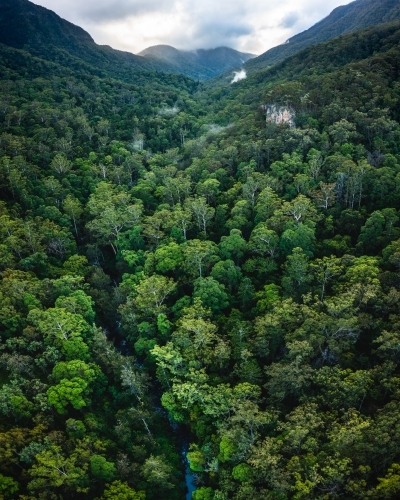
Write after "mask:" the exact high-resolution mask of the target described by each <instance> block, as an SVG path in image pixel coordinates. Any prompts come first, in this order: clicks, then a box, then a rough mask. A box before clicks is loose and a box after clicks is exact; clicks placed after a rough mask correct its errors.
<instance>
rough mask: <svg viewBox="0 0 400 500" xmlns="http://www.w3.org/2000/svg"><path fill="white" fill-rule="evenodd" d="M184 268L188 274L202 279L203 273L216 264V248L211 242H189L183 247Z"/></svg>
mask: <svg viewBox="0 0 400 500" xmlns="http://www.w3.org/2000/svg"><path fill="white" fill-rule="evenodd" d="M182 250H183V255H184V258H185V266H186V269H187V270H188V271H189V273H190V274H194V273H198V275H199V276H200V278H201V277H203V275H204V273H205V271H206V270H207V269H208V268H209V267H211V265H212V264H214V263H215V262H217V261H218V260H219V259H218V257H217V246H216V245H215V243H213V242H211V241H208V240H206V241H200V240H189V241H187V242H186V243H185V244H184V245H183V247H182Z"/></svg>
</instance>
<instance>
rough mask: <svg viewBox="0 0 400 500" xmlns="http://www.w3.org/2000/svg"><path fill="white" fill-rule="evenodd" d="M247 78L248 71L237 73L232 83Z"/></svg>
mask: <svg viewBox="0 0 400 500" xmlns="http://www.w3.org/2000/svg"><path fill="white" fill-rule="evenodd" d="M245 78H247V73H246V70H244V69H242V70H240V71H235V72H234V76H233V79H232V81H231V83H236V82H240V80H244V79H245Z"/></svg>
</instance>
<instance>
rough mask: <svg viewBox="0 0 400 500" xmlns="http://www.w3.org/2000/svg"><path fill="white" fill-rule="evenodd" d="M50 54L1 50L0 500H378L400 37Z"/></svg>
mask: <svg viewBox="0 0 400 500" xmlns="http://www.w3.org/2000/svg"><path fill="white" fill-rule="evenodd" d="M60 54H61V55H62V53H60ZM61 55H60V57H59V58H58V60H57V61H54V60H53V61H52V60H50V59H49V60H47V59H46V58H45V57H44V56H41V57H39V56H37V55H35V54H31V53H30V52H28V51H25V50H22V49H15V48H11V47H7V46H5V45H1V46H0V127H1V130H0V199H1V201H0V267H1V269H0V271H1V274H0V498H1V499H5V500H8V499H18V500H36V499H40V500H64V499H65V500H68V499H74V500H75V499H93V500H95V499H96V500H100V499H101V500H158V499H162V500H183V499H184V498H185V497H186V490H185V488H186V485H185V465H184V463H183V460H182V449H183V447H185V446H187V450H186V451H187V460H188V463H189V466H190V470H191V471H192V475H193V476H194V480H195V483H196V488H197V489H196V491H195V492H194V493H193V496H192V498H193V500H228V499H233V500H289V499H294V500H299V499H318V500H324V499H334V498H345V499H360V500H361V499H362V500H365V499H396V498H399V496H400V367H399V363H400V123H399V122H400V24H399V23H392V24H387V25H382V26H379V27H376V28H370V29H368V30H365V31H359V32H356V33H353V34H349V35H345V36H342V37H340V38H337V39H334V40H332V41H329V42H326V43H324V44H321V45H318V46H314V47H310V48H307V49H305V50H304V51H302V52H300V53H299V54H297V55H294V56H292V57H290V58H289V59H286V60H285V61H283V62H282V63H280V64H278V65H276V66H273V67H272V68H269V69H266V70H263V71H259V72H255V73H254V74H252V75H251V76H250V77H249V78H247V79H246V80H243V81H241V82H238V83H235V84H233V85H230V86H226V85H220V84H218V83H216V82H214V83H211V84H207V83H201V84H200V83H198V82H195V81H193V80H191V79H190V78H187V77H184V76H180V75H168V74H163V73H160V72H137V73H136V75H135V76H134V77H127V78H126V79H125V80H124V81H122V80H119V79H114V75H113V74H112V72H110V73H109V75H108V76H101V75H100V76H99V74H93V72H91V70H90V68H89V67H87V66H86V65H85V64H83V63H81V61H80V60H79V59H71V58H69V57H67V56H65V60H64V61H63V57H61ZM271 110H272V111H271ZM279 110H281V111H282V110H283V111H282V112H283V113H286V115H289V117H290V119H289V120H286V121H283V123H277V121H278V120H275V119H273V116H274V113H279V112H280V111H279Z"/></svg>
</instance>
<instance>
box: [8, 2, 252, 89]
mask: <svg viewBox="0 0 400 500" xmlns="http://www.w3.org/2000/svg"><path fill="white" fill-rule="evenodd" d="M0 43H2V44H4V45H6V46H8V47H12V48H15V49H23V50H26V51H28V52H29V53H31V54H32V55H35V56H37V57H40V58H44V59H47V60H51V61H52V62H55V63H59V64H62V65H63V66H67V67H72V68H73V69H74V70H76V69H77V68H78V67H79V66H80V67H86V68H87V69H88V70H90V71H91V72H92V73H95V74H98V75H100V76H108V75H109V76H112V77H114V78H119V79H124V80H126V81H132V80H133V79H135V77H136V75H137V74H138V73H139V72H145V71H147V72H149V71H153V72H154V71H163V72H164V73H165V72H166V73H174V74H183V75H186V76H189V77H191V78H193V79H195V80H205V79H207V78H212V77H215V76H217V75H220V74H221V73H224V72H225V71H228V70H230V69H233V68H236V67H237V66H240V65H241V64H243V63H244V62H246V61H248V60H249V59H250V58H251V57H254V56H253V55H252V54H243V53H241V52H238V51H236V50H233V49H229V48H227V47H219V48H216V49H212V50H201V49H200V50H198V51H193V52H188V51H187V52H186V51H178V50H177V49H174V48H173V47H167V46H158V47H150V48H149V49H146V50H145V51H143V52H142V53H141V54H139V55H134V54H130V53H128V52H122V51H119V50H115V49H112V48H111V47H108V46H101V45H97V44H96V43H95V42H94V40H93V39H92V37H91V36H90V35H89V33H87V32H86V31H84V30H83V29H82V28H80V27H78V26H75V25H74V24H72V23H70V22H68V21H65V20H64V19H62V18H61V17H59V16H58V15H57V14H55V13H54V12H52V11H51V10H48V9H46V8H44V7H41V6H38V5H35V4H33V3H32V2H30V1H28V0H3V1H2V2H1V4H0Z"/></svg>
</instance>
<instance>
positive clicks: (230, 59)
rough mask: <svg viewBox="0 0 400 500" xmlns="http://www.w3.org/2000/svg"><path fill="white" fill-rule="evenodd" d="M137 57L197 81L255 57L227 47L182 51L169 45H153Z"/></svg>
mask: <svg viewBox="0 0 400 500" xmlns="http://www.w3.org/2000/svg"><path fill="white" fill-rule="evenodd" d="M139 55H140V56H143V57H145V58H146V59H148V60H153V61H164V62H166V63H168V64H171V65H173V66H175V68H176V70H177V71H179V72H180V73H183V74H186V75H188V76H191V77H192V78H195V79H197V80H205V79H208V78H213V77H215V76H218V75H220V74H222V73H224V72H226V71H229V70H232V69H234V68H237V67H238V66H241V65H242V64H244V63H245V62H247V61H249V60H250V59H253V58H254V57H256V56H255V55H254V54H248V53H243V52H238V51H237V50H234V49H231V48H229V47H217V48H215V49H198V50H193V51H183V50H178V49H176V48H174V47H171V46H170V45H155V46H153V47H149V48H147V49H145V50H143V51H142V52H140V53H139Z"/></svg>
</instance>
